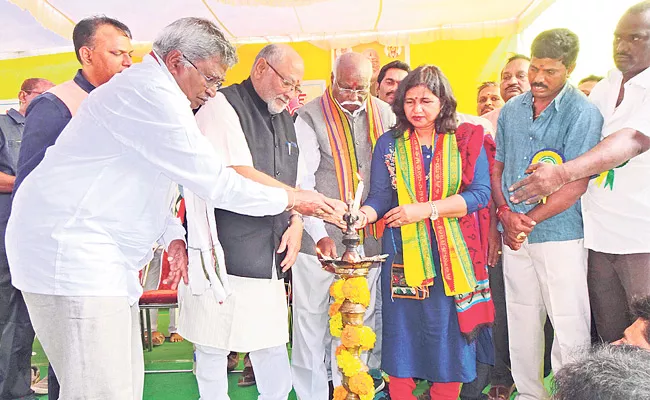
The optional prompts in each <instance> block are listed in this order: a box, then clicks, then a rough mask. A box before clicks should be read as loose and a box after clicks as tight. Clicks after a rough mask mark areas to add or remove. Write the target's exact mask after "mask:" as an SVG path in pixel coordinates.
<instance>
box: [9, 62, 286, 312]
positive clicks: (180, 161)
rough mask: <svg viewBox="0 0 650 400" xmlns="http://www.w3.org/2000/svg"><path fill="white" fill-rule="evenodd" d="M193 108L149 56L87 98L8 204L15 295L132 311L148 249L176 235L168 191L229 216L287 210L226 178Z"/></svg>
mask: <svg viewBox="0 0 650 400" xmlns="http://www.w3.org/2000/svg"><path fill="white" fill-rule="evenodd" d="M189 104H190V103H189V101H188V99H187V97H186V96H185V94H183V92H182V91H181V89H180V87H179V86H178V84H177V83H176V81H175V80H174V77H173V76H172V75H171V74H170V72H169V71H168V70H167V68H166V67H165V65H164V64H159V63H158V62H157V61H156V60H155V59H154V58H153V57H151V56H149V55H147V56H145V58H144V60H143V62H142V63H140V64H136V65H134V66H133V67H131V68H129V69H127V70H125V71H124V72H122V73H120V74H118V75H116V76H115V77H113V78H112V79H111V80H110V81H109V82H108V83H106V84H104V85H102V86H101V87H99V88H97V89H95V90H94V91H93V92H92V93H91V94H90V95H89V96H88V98H87V99H86V101H84V103H83V104H82V105H81V107H80V108H79V111H78V113H77V115H75V117H74V118H73V119H72V120H71V121H70V123H69V124H68V125H67V126H66V128H65V129H64V130H63V132H62V133H61V136H60V137H59V138H58V140H57V141H56V144H55V145H54V146H52V147H50V148H49V149H48V150H47V152H46V154H45V158H44V159H43V161H42V162H41V163H40V164H39V165H38V166H37V167H36V168H35V169H34V171H33V172H32V173H31V174H30V175H29V176H28V177H27V178H26V179H25V181H24V182H23V184H22V185H21V187H20V189H19V190H18V191H17V193H16V195H15V198H14V202H13V209H12V213H11V218H10V219H9V224H8V227H7V236H6V242H7V256H8V259H9V265H10V266H11V275H12V281H13V284H14V286H16V287H17V288H18V289H20V290H23V291H27V292H33V293H41V294H54V295H63V296H128V297H129V301H130V303H131V304H134V303H135V302H137V300H138V298H139V297H140V294H141V293H142V287H141V286H140V283H139V281H138V270H140V269H141V268H142V267H143V266H144V265H145V264H147V262H148V261H149V260H150V259H151V246H152V244H153V243H154V242H155V241H156V240H157V239H158V238H160V237H161V236H163V237H166V236H165V234H167V236H169V238H166V239H165V242H166V243H169V241H170V239H176V238H180V237H182V236H183V233H184V232H183V230H182V228H180V227H178V226H176V229H174V232H171V231H170V230H167V231H166V229H167V228H166V227H167V226H168V225H169V223H168V221H169V220H170V219H171V217H170V216H169V209H170V203H171V201H170V199H168V198H165V197H166V196H167V194H168V193H169V192H170V188H171V186H172V185H173V184H174V182H175V183H178V184H181V185H183V186H184V187H185V188H186V189H188V190H191V191H192V192H194V193H196V194H197V195H198V196H201V197H202V198H205V199H209V201H210V202H211V203H212V204H213V205H214V206H218V207H220V208H223V209H228V210H230V211H234V212H239V213H246V214H249V215H272V214H277V213H280V212H282V211H283V210H284V209H285V208H286V207H287V202H288V199H287V194H286V191H284V190H282V189H278V188H270V187H266V186H263V185H260V184H258V183H255V182H252V181H250V180H247V179H244V178H242V177H241V176H240V175H238V174H237V173H236V172H235V171H233V170H231V169H228V168H225V166H224V164H223V163H222V162H221V160H220V158H219V157H218V156H217V154H216V153H215V152H214V150H213V148H212V146H211V145H210V144H209V142H208V140H207V139H206V138H205V137H204V136H203V135H201V133H200V132H199V129H198V127H197V125H196V121H195V119H194V115H193V114H192V112H191V110H190V105H189ZM172 220H173V219H172ZM170 233H173V234H170Z"/></svg>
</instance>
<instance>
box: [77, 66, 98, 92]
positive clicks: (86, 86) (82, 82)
mask: <svg viewBox="0 0 650 400" xmlns="http://www.w3.org/2000/svg"><path fill="white" fill-rule="evenodd" d="M73 80H74V83H76V84H77V85H78V86H79V87H80V88H82V89H83V90H84V91H85V92H86V93H90V92H92V91H93V90H95V86H93V84H92V83H90V82H88V79H86V77H85V76H84V74H83V73H82V70H81V69H79V70H77V74H76V75H75V76H74V79H73Z"/></svg>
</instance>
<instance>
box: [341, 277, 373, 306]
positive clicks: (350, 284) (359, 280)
mask: <svg viewBox="0 0 650 400" xmlns="http://www.w3.org/2000/svg"><path fill="white" fill-rule="evenodd" d="M341 290H342V292H343V295H344V296H345V298H346V299H348V300H350V301H351V302H353V303H357V304H361V305H363V306H366V307H368V305H370V289H368V281H367V280H366V278H365V277H361V276H360V277H356V278H350V279H346V280H345V281H344V283H343V287H342V288H341Z"/></svg>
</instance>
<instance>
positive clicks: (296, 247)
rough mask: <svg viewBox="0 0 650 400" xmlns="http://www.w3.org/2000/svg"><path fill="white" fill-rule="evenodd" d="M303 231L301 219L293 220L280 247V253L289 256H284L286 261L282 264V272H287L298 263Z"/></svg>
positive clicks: (283, 236)
mask: <svg viewBox="0 0 650 400" xmlns="http://www.w3.org/2000/svg"><path fill="white" fill-rule="evenodd" d="M302 231H303V225H302V221H301V220H300V218H295V217H294V218H291V224H289V227H288V228H287V230H286V231H284V234H283V235H282V240H281V241H280V246H278V253H282V252H283V251H285V250H286V251H287V255H286V256H284V260H282V262H281V263H280V266H281V267H282V272H287V271H288V270H289V268H291V267H292V266H293V264H294V263H295V262H296V258H297V257H298V252H300V244H301V243H302Z"/></svg>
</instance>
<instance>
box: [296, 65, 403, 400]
mask: <svg viewBox="0 0 650 400" xmlns="http://www.w3.org/2000/svg"><path fill="white" fill-rule="evenodd" d="M371 77H372V64H371V62H370V61H369V60H368V59H367V58H366V57H364V56H363V55H362V54H359V53H345V54H343V55H341V56H340V57H339V58H338V59H337V60H336V62H335V66H334V72H333V74H332V82H331V84H330V86H329V87H328V88H327V91H326V92H325V94H323V95H322V96H320V97H317V98H316V99H314V100H312V101H311V102H309V103H307V104H306V105H305V106H304V107H302V108H301V109H300V110H299V111H298V118H297V119H296V137H297V139H298V147H299V148H300V152H301V153H302V154H303V155H304V159H305V161H306V168H305V171H306V173H305V177H304V179H303V180H302V182H301V187H302V188H303V189H311V188H315V189H316V190H317V191H318V192H320V193H323V194H325V195H326V196H329V197H333V198H340V199H345V198H346V197H348V196H349V195H350V193H356V191H357V188H358V184H359V178H358V175H357V174H356V173H357V172H358V174H360V176H361V177H363V178H365V179H370V161H371V158H372V149H373V146H374V143H375V141H376V140H377V138H378V137H379V136H381V135H382V134H383V133H384V132H385V131H387V130H388V129H389V128H390V127H391V126H392V125H394V123H395V115H394V114H393V112H392V111H391V109H390V106H389V105H388V104H386V103H385V102H383V101H381V100H379V99H377V98H375V97H372V96H371V95H370V80H371ZM368 186H369V185H365V189H364V190H363V199H365V198H366V196H367V195H368ZM305 230H306V231H307V233H308V234H309V236H307V235H304V236H303V246H302V249H301V253H300V254H299V255H298V259H297V261H296V265H295V266H294V268H293V349H292V353H291V363H292V371H293V380H294V383H293V385H294V388H295V390H296V394H297V395H298V398H300V399H311V400H320V399H322V400H326V399H327V394H328V390H327V389H328V383H327V381H328V372H327V365H326V363H325V361H324V360H325V354H326V349H327V342H328V341H331V336H330V335H329V332H328V314H327V312H328V308H329V300H330V296H329V287H330V284H331V283H332V282H333V281H334V275H333V274H331V273H329V272H326V271H323V270H322V269H321V265H320V263H319V261H318V259H317V258H316V246H318V248H319V249H320V251H321V253H322V254H324V255H327V256H332V257H336V256H337V255H341V254H342V253H343V250H344V247H343V244H342V238H343V234H342V232H341V230H340V229H337V228H336V227H335V226H329V225H328V226H327V227H325V226H324V225H323V224H322V223H321V221H319V220H313V219H311V218H306V219H305ZM382 232H383V225H382V224H381V223H379V224H374V225H372V226H369V227H368V228H367V229H366V231H365V232H364V233H363V235H364V236H363V237H364V241H363V245H362V246H360V250H361V251H364V252H365V254H366V255H367V256H374V255H376V254H378V253H379V252H380V246H381V244H380V241H379V240H378V239H379V238H380V237H381V234H382ZM378 277H379V274H378V273H377V270H376V269H375V270H372V271H371V272H370V274H369V276H368V281H369V284H370V290H371V303H370V307H369V308H368V311H367V312H366V321H365V323H366V325H369V326H371V327H373V328H375V329H376V332H377V339H378V340H377V343H376V344H375V348H374V349H373V351H372V352H371V355H370V358H369V365H370V367H371V368H374V369H377V368H379V361H380V351H381V350H380V349H381V341H380V338H381V323H380V321H379V320H380V313H381V307H379V306H377V307H375V305H376V304H375V300H376V299H379V298H380V296H377V286H378V285H377V282H378ZM376 311H378V312H376ZM335 348H336V346H333V348H332V349H331V350H334V349H335ZM331 359H332V360H331V361H332V364H335V363H336V357H331ZM331 370H332V377H331V378H332V381H333V382H334V384H335V385H339V384H340V381H341V377H340V374H338V371H336V365H332V367H331ZM379 386H381V382H378V387H379Z"/></svg>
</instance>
